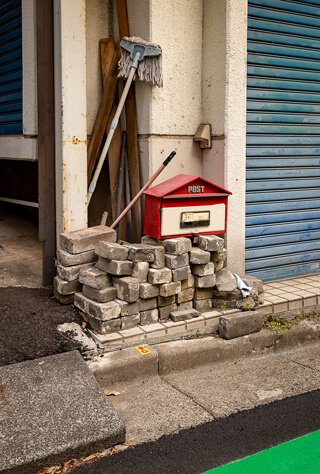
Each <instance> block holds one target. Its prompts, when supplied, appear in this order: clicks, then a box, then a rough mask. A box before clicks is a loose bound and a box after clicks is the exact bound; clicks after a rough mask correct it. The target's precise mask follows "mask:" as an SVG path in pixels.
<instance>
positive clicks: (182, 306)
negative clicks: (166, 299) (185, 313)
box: [177, 301, 193, 310]
mask: <svg viewBox="0 0 320 474" xmlns="http://www.w3.org/2000/svg"><path fill="white" fill-rule="evenodd" d="M192 308H193V303H192V301H185V302H184V303H180V304H178V305H177V309H178V310H182V309H192Z"/></svg>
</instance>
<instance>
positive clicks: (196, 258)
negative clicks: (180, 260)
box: [189, 247, 210, 265]
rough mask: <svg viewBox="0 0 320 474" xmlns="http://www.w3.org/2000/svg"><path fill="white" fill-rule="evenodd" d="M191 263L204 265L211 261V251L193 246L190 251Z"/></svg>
mask: <svg viewBox="0 0 320 474" xmlns="http://www.w3.org/2000/svg"><path fill="white" fill-rule="evenodd" d="M189 258H190V263H192V264H197V265H204V264H206V263H209V262H210V252H207V251H206V250H202V249H199V248H198V247H192V249H191V251H190V252H189Z"/></svg>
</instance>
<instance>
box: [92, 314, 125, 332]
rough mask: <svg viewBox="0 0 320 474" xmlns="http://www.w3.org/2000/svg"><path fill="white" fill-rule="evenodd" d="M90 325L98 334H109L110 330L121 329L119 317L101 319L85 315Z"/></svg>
mask: <svg viewBox="0 0 320 474" xmlns="http://www.w3.org/2000/svg"><path fill="white" fill-rule="evenodd" d="M87 317H88V319H89V323H90V325H91V327H92V328H93V329H94V330H95V331H98V333H100V334H110V333H111V332H116V331H120V329H121V318H120V317H119V318H117V319H110V320H109V321H102V320H101V319H98V318H94V317H93V316H90V315H87Z"/></svg>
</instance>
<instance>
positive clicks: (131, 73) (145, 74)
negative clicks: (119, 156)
mask: <svg viewBox="0 0 320 474" xmlns="http://www.w3.org/2000/svg"><path fill="white" fill-rule="evenodd" d="M120 46H121V59H120V61H119V68H120V72H119V77H123V78H127V81H126V84H125V86H124V89H123V93H122V96H121V99H120V101H119V105H118V107H117V110H116V113H115V115H114V118H113V120H112V123H111V126H110V130H109V133H108V136H107V139H106V142H105V144H104V147H103V149H102V152H101V155H100V158H99V161H98V164H97V167H96V170H95V172H94V175H93V178H92V180H91V183H90V186H89V189H88V205H89V203H90V200H91V197H92V194H93V193H94V190H95V187H96V184H97V181H98V177H99V175H100V171H101V168H102V166H103V163H104V160H105V158H106V156H107V153H108V149H109V146H110V143H111V140H112V137H113V134H114V132H115V129H116V128H117V125H118V122H119V118H120V114H121V111H122V109H123V106H124V103H125V100H126V98H127V95H128V92H129V89H130V86H131V83H132V81H133V79H134V77H136V78H137V79H140V80H142V81H147V82H150V83H151V84H153V85H157V86H158V87H162V85H163V80H162V67H161V54H162V49H161V48H160V47H159V46H157V45H154V44H152V43H147V42H146V41H144V40H143V39H141V38H137V37H131V38H127V37H125V38H123V40H122V41H121V42H120Z"/></svg>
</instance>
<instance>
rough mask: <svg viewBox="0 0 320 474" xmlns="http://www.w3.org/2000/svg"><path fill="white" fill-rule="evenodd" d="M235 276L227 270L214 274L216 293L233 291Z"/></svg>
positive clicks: (235, 282) (235, 284)
mask: <svg viewBox="0 0 320 474" xmlns="http://www.w3.org/2000/svg"><path fill="white" fill-rule="evenodd" d="M237 286H238V285H237V280H236V278H235V276H234V275H233V274H232V273H231V272H230V270H228V269H227V268H223V269H222V270H220V271H219V272H217V273H216V288H217V290H218V291H228V292H229V291H233V290H235V289H236V288H237Z"/></svg>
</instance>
